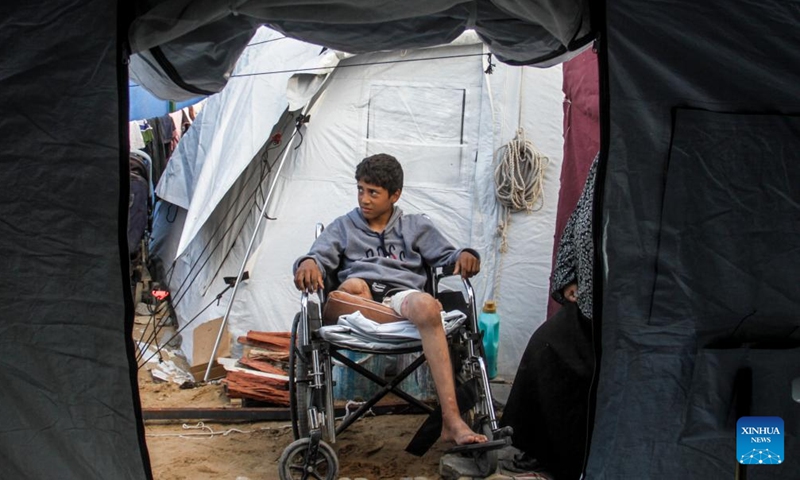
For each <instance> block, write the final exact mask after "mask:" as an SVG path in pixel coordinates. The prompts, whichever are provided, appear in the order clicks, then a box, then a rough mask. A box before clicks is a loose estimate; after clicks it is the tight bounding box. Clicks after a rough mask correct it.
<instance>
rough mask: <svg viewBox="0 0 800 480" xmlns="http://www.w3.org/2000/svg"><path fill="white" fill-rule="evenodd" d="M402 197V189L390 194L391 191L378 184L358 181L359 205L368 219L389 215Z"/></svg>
mask: <svg viewBox="0 0 800 480" xmlns="http://www.w3.org/2000/svg"><path fill="white" fill-rule="evenodd" d="M399 199H400V190H398V191H396V192H394V193H393V194H391V195H390V194H389V191H388V190H386V189H385V188H383V187H380V186H378V185H373V184H371V183H367V182H365V181H363V180H359V181H358V206H359V207H360V208H361V214H362V215H364V218H366V219H367V221H370V220H375V219H378V218H381V217H382V216H386V217H387V220H388V217H389V216H391V214H392V206H393V205H394V204H395V202H397V200H399Z"/></svg>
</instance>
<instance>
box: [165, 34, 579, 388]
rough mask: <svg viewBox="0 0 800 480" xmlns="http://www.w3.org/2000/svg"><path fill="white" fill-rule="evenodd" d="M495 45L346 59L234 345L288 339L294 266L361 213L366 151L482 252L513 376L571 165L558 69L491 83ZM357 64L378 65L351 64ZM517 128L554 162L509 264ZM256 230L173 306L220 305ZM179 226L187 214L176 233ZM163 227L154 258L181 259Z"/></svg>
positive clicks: (516, 222) (198, 253)
mask: <svg viewBox="0 0 800 480" xmlns="http://www.w3.org/2000/svg"><path fill="white" fill-rule="evenodd" d="M484 48H485V47H483V46H482V45H480V44H479V43H472V44H470V45H461V46H444V47H436V48H428V49H423V50H411V51H400V52H393V53H374V54H364V55H357V56H355V57H352V58H349V59H345V60H342V61H341V63H340V64H339V65H340V68H338V69H337V70H336V71H335V72H334V73H333V74H331V76H330V77H329V78H328V79H327V81H326V83H325V85H324V87H323V88H322V90H321V91H320V94H319V96H318V98H317V99H316V101H315V102H314V103H313V105H312V107H311V109H310V111H309V114H310V116H311V121H310V123H309V124H308V125H307V127H305V128H304V130H303V133H302V141H300V140H299V138H298V139H296V140H297V143H296V144H295V146H296V147H297V148H296V150H295V149H294V146H293V147H292V148H291V150H290V155H289V159H288V160H287V163H286V166H285V167H284V170H283V172H282V173H281V175H280V177H279V178H278V181H277V184H276V191H275V192H273V201H272V202H271V204H270V206H269V209H268V211H267V215H268V217H270V218H274V219H276V220H274V221H268V222H267V223H266V226H265V227H263V228H262V229H261V230H262V231H261V232H258V235H257V240H256V245H257V248H256V250H255V251H254V252H253V254H252V255H251V257H250V259H249V262H248V265H247V267H246V270H247V271H248V273H249V276H250V279H249V280H247V281H246V282H244V283H243V284H242V285H241V286H240V288H239V290H238V293H237V297H236V299H235V302H234V304H233V307H232V311H231V315H230V318H229V328H230V330H231V332H232V334H233V337H234V338H236V337H237V336H239V335H242V334H244V333H246V332H247V331H248V330H266V331H286V330H288V329H289V326H290V325H291V321H292V319H293V317H294V315H295V313H296V312H297V310H298V298H299V296H298V292H297V291H296V290H295V288H294V285H293V282H292V272H291V266H292V263H293V261H294V260H295V259H296V258H297V257H298V256H300V255H302V254H304V253H305V252H306V251H307V249H308V248H309V247H310V245H311V243H312V242H313V238H314V225H315V224H316V223H317V222H321V223H323V224H327V223H329V222H331V221H332V220H333V219H334V218H336V217H337V216H338V215H341V214H343V213H345V212H347V211H349V210H350V209H352V208H353V207H354V206H355V205H356V199H355V179H354V178H353V175H354V170H355V166H356V164H357V163H358V162H359V161H360V160H361V159H362V158H364V157H365V156H367V155H370V154H373V153H378V152H387V153H391V154H393V155H395V156H396V157H397V158H398V159H399V160H400V161H401V163H402V164H403V167H404V169H405V173H406V178H405V188H404V190H403V195H402V197H401V199H400V203H399V206H400V207H401V208H402V209H403V210H404V211H405V212H408V213H413V212H425V213H427V214H428V215H429V216H430V217H431V218H432V219H433V221H434V223H435V224H436V225H438V226H439V227H440V229H441V230H442V231H443V233H444V234H445V236H447V238H448V239H450V241H451V242H453V243H454V244H456V245H469V246H472V247H473V248H476V249H477V250H478V251H479V252H480V253H481V256H482V258H483V265H482V271H481V273H480V274H479V275H478V276H477V277H475V278H474V279H473V285H474V286H475V288H476V293H477V295H478V300H479V301H480V302H481V303H482V301H483V300H486V299H489V298H494V299H496V300H497V301H498V303H499V307H498V312H499V314H500V316H501V328H500V330H501V340H500V353H499V371H500V373H501V375H505V376H511V375H513V373H514V372H515V371H516V365H517V363H518V361H519V358H520V356H521V355H522V352H523V350H524V348H525V345H526V344H527V340H528V338H529V337H530V335H531V333H532V332H533V331H534V330H535V328H536V327H537V326H538V325H539V324H541V322H543V321H544V319H545V315H546V305H547V300H548V286H549V281H548V279H549V273H550V268H551V256H552V247H553V230H554V223H555V213H556V204H557V195H558V179H559V173H560V165H561V155H562V136H561V128H562V121H563V113H562V112H563V110H562V109H563V94H562V92H561V68H560V67H553V68H549V69H530V68H523V67H511V66H507V65H502V64H497V65H495V66H494V72H493V73H492V74H486V73H484V71H485V70H486V68H487V66H488V65H487V63H486V59H487V56H486V55H485V54H486V53H487V52H486V50H485V49H484ZM442 57H451V58H442ZM423 59H433V60H423ZM417 60H423V61H417ZM352 64H359V65H362V64H368V65H364V66H353V67H348V65H352ZM273 65H274V64H273ZM273 68H274V67H273ZM523 91H524V93H522V92H523ZM205 111H206V110H204V112H205ZM519 127H523V128H524V129H525V131H526V132H527V135H528V138H529V139H531V140H533V141H534V143H535V144H536V146H537V147H538V148H539V149H540V150H541V151H542V152H543V153H544V154H546V155H547V156H548V157H549V159H550V162H549V165H548V167H547V170H546V174H545V180H544V206H543V208H542V209H541V210H539V211H537V212H534V213H531V214H526V213H518V214H514V215H512V219H511V222H510V227H509V229H508V241H509V250H508V252H507V253H505V254H503V255H501V254H499V253H498V237H497V235H496V230H497V226H498V222H499V220H500V210H499V207H498V203H497V200H496V199H495V186H494V180H493V174H492V173H493V171H494V166H495V163H494V158H493V157H494V153H495V151H496V150H497V149H498V148H500V147H501V146H503V145H504V144H505V143H507V142H508V141H510V140H511V139H513V138H514V135H515V133H516V131H517V129H518V128H519ZM284 136H286V135H284ZM203 148H204V147H203V146H202V145H201V146H199V147H198V150H202V149H203ZM250 168H253V167H250ZM240 182H241V181H240ZM269 182H270V181H269V180H268V181H265V182H264V185H269ZM242 184H243V183H242ZM235 188H241V186H240V185H239V184H237V186H236V187H235ZM234 198H235V196H234V195H233V194H232V192H228V193H227V194H226V199H228V200H229V201H230V202H231V203H226V202H227V201H228V200H225V201H223V202H222V203H221V204H220V205H219V206H218V209H217V212H215V214H214V215H212V218H211V219H210V220H209V221H208V222H207V223H206V225H205V226H204V227H203V231H204V232H205V233H201V234H200V235H198V238H196V239H195V241H194V242H192V243H191V244H190V245H189V247H188V248H187V249H186V251H185V252H184V254H183V255H182V256H181V258H179V259H178V262H177V263H176V267H175V270H174V273H173V274H172V278H173V280H172V284H171V287H172V288H173V289H175V288H178V287H179V286H180V285H181V284H182V283H183V280H182V279H183V278H187V277H190V276H191V275H194V272H192V274H191V275H190V274H189V273H188V272H189V270H190V269H191V268H192V265H195V264H198V263H201V262H204V258H203V257H204V254H203V253H202V252H203V251H204V249H206V248H207V240H208V239H210V238H211V233H210V232H211V231H212V230H213V229H219V228H220V227H219V226H218V225H216V224H215V222H216V220H215V218H216V219H217V220H218V219H222V218H223V217H224V215H223V212H224V211H225V210H226V209H231V208H233V201H234ZM239 201H240V200H239ZM214 216H216V217H214ZM159 217H161V216H159ZM255 220H256V218H255V216H254V215H253V212H251V216H250V218H249V219H248V220H247V221H246V222H245V226H244V227H243V228H241V233H239V237H238V238H239V240H237V241H235V242H234V241H232V240H225V242H224V243H225V245H226V246H224V247H223V248H222V249H221V250H219V251H218V252H217V253H214V254H213V256H212V258H211V260H209V261H208V262H207V264H206V266H205V267H204V272H203V273H199V274H198V275H197V277H196V278H195V280H194V283H195V286H193V287H186V286H185V284H184V286H183V287H181V288H183V289H184V290H186V291H187V292H186V294H185V296H186V298H185V299H184V300H183V301H181V304H180V305H178V306H177V307H176V310H177V312H178V314H179V315H180V316H181V317H182V319H183V320H184V321H185V320H186V319H191V318H192V317H193V316H194V315H195V314H196V312H198V311H200V309H201V306H202V305H204V304H205V303H207V302H209V301H210V300H212V298H206V297H204V295H206V294H208V293H209V292H217V291H219V290H221V289H222V288H224V287H223V286H222V283H221V277H222V276H224V275H235V274H236V273H237V272H238V269H239V266H240V265H241V261H242V256H243V254H244V244H246V243H247V242H248V241H249V238H250V236H251V235H252V232H253V226H254V223H255ZM179 222H180V216H178V217H177V220H176V221H175V223H174V224H173V225H179ZM156 225H157V226H156V233H157V234H158V235H161V236H160V237H159V238H157V239H156V244H157V245H156V251H158V252H159V253H158V254H159V255H160V256H162V257H163V258H165V261H166V262H171V260H172V257H171V256H170V253H169V252H168V251H169V250H170V248H169V247H166V245H168V244H169V242H170V235H174V232H173V233H165V232H160V227H159V226H163V225H164V223H163V218H157V220H156ZM173 230H174V228H173ZM234 230H237V231H238V229H234ZM172 241H173V242H174V239H173V240H172ZM223 251H225V252H226V253H225V254H223V253H221V252H223ZM227 301H228V298H227V297H226V298H224V299H222V301H221V303H220V305H219V306H214V307H212V308H209V309H208V310H207V311H205V312H203V316H202V318H199V319H198V321H197V322H196V323H198V324H199V323H201V322H202V321H204V320H207V319H210V318H214V317H218V316H222V315H223V313H224V311H225V307H226V302H227ZM479 306H480V305H479ZM192 328H193V327H192V326H189V327H187V329H186V331H187V332H189V331H191V330H192ZM189 337H191V335H184V346H185V347H184V351H186V352H190V351H191V348H190V347H188V348H187V345H188V344H187V343H186V342H187V341H190V340H189ZM234 353H237V350H236V348H234Z"/></svg>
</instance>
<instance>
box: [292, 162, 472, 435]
mask: <svg viewBox="0 0 800 480" xmlns="http://www.w3.org/2000/svg"><path fill="white" fill-rule="evenodd" d="M355 178H356V181H357V182H358V205H359V207H358V208H355V209H353V210H352V211H350V212H349V213H348V214H346V215H343V216H341V217H339V218H337V219H336V220H334V221H333V222H332V223H331V224H330V225H329V226H328V227H327V228H326V229H325V230H324V231H323V233H322V234H321V235H320V236H319V238H317V240H316V241H315V242H314V244H313V246H312V247H311V250H310V251H309V253H308V254H307V255H305V256H303V257H301V258H300V259H298V260H297V261H296V262H295V265H294V272H295V277H294V281H295V286H296V287H297V288H298V289H299V290H301V291H303V290H307V291H312V292H314V291H316V290H317V289H318V288H324V283H323V282H324V275H325V273H324V272H333V271H338V279H337V280H338V281H340V282H341V285H340V286H339V290H341V291H344V292H347V293H349V294H352V295H356V296H359V297H362V298H365V299H368V300H375V301H378V302H382V303H384V304H386V305H389V306H391V308H392V309H393V310H394V311H395V312H396V313H397V314H398V315H399V316H400V317H402V318H406V319H408V320H410V321H411V322H412V323H413V324H414V325H415V326H416V327H417V329H418V330H419V333H420V338H421V340H422V349H423V352H424V354H425V357H426V358H427V361H428V364H429V366H430V370H431V375H432V377H433V381H434V383H435V385H436V393H437V396H438V398H439V403H440V405H441V410H442V432H441V438H442V439H443V440H445V441H449V442H454V443H455V444H456V445H466V444H474V443H483V442H486V441H487V438H486V437H485V436H484V435H481V434H477V433H475V432H473V431H472V429H471V428H470V427H469V426H468V425H467V424H466V422H464V420H463V419H462V418H461V415H460V414H459V408H458V404H457V402H456V392H455V382H454V379H453V373H452V370H451V368H452V367H451V363H450V356H449V353H448V348H447V339H446V337H445V332H444V328H443V327H442V317H441V309H442V307H441V304H440V303H439V301H438V300H436V299H435V298H434V297H433V296H431V295H430V294H428V293H425V292H424V291H423V288H424V285H425V282H426V280H427V276H426V271H425V265H426V264H427V265H431V266H433V267H438V266H442V265H455V270H454V273H455V274H460V275H461V276H462V277H463V278H469V277H472V276H473V275H475V274H477V273H478V272H479V271H480V259H479V256H478V253H477V252H475V251H474V250H471V249H461V250H457V249H456V248H455V247H453V246H452V245H451V244H450V243H449V242H448V241H447V240H446V239H445V238H444V236H443V235H442V234H441V232H439V231H438V230H437V229H436V227H435V226H434V225H433V223H432V222H431V221H430V219H428V217H426V216H424V215H403V212H402V211H401V210H400V209H399V208H397V207H395V206H394V204H395V203H396V202H397V201H398V200H399V199H400V194H401V192H402V189H403V169H402V167H401V166H400V163H399V162H398V161H397V159H395V158H394V157H393V156H391V155H387V154H377V155H372V156H370V157H367V158H365V159H364V160H363V161H361V163H359V165H358V166H357V167H356V175H355ZM374 320H376V321H379V322H380V321H383V322H385V321H391V320H387V319H384V318H376V319H374Z"/></svg>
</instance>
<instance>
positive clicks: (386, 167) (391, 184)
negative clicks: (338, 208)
mask: <svg viewBox="0 0 800 480" xmlns="http://www.w3.org/2000/svg"><path fill="white" fill-rule="evenodd" d="M362 180H363V181H365V182H367V183H371V184H373V185H378V186H379V187H383V188H385V189H386V190H388V191H389V194H390V195H391V194H393V193H394V192H396V191H398V190H402V189H403V167H402V166H401V165H400V162H398V161H397V159H396V158H394V157H393V156H391V155H389V154H386V153H378V154H375V155H371V156H369V157H367V158H365V159H364V160H361V163H359V164H358V166H357V167H356V181H357V182H358V181H362Z"/></svg>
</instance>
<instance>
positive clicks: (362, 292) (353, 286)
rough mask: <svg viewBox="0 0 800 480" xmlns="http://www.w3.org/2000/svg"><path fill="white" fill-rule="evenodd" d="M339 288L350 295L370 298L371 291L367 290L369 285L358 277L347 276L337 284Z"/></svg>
mask: <svg viewBox="0 0 800 480" xmlns="http://www.w3.org/2000/svg"><path fill="white" fill-rule="evenodd" d="M339 290H341V291H343V292H347V293H349V294H350V295H356V296H358V297H362V298H366V299H367V300H372V292H371V291H370V290H369V285H367V282H365V281H364V280H362V279H360V278H348V279H347V280H345V281H344V282H342V284H341V285H339Z"/></svg>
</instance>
